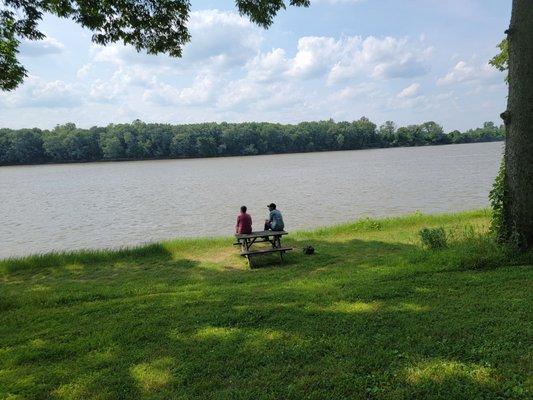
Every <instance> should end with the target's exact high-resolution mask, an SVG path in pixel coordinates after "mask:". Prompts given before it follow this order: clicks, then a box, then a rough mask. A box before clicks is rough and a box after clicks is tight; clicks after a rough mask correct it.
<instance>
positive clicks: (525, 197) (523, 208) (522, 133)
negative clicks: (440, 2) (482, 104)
mask: <svg viewBox="0 0 533 400" xmlns="http://www.w3.org/2000/svg"><path fill="white" fill-rule="evenodd" d="M507 37H508V40H509V97H508V100H507V111H505V112H504V113H503V114H502V118H503V120H504V122H505V127H506V135H507V138H506V143H505V186H506V190H507V194H508V196H507V198H506V199H505V201H504V216H505V219H506V225H507V228H508V230H509V232H511V234H516V236H517V238H518V240H519V242H520V243H519V244H520V246H521V247H522V248H524V249H528V248H531V247H532V246H533V0H513V8H512V14H511V25H510V27H509V30H508V31H507Z"/></svg>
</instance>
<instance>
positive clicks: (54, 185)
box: [0, 142, 503, 258]
mask: <svg viewBox="0 0 533 400" xmlns="http://www.w3.org/2000/svg"><path fill="white" fill-rule="evenodd" d="M502 148H503V143H501V142H499V143H479V144H462V145H448V146H432V147H414V148H397V149H378V150H364V151H345V152H326V153H307V154H287V155H272V156H258V157H234V158H213V159H195V160H169V161H166V160H165V161H142V162H121V163H92V164H61V165H40V166H18V167H0V258H3V257H8V256H14V255H26V254H30V253H40V252H46V251H50V250H65V249H79V248H103V247H118V246H126V245H128V246H129V245H134V244H139V243H144V242H148V241H155V240H160V239H167V238H174V237H191V236H213V235H230V234H232V233H233V226H234V223H235V221H234V220H235V216H236V215H237V211H238V208H239V206H241V205H242V204H246V205H247V206H248V208H249V211H250V213H251V214H252V217H253V218H254V221H255V224H254V228H256V229H259V228H260V227H261V225H262V223H263V220H264V219H265V217H266V211H267V210H266V207H265V205H266V204H268V203H270V202H275V203H277V204H278V208H279V209H280V210H281V211H282V212H283V215H284V218H285V225H286V228H287V230H289V231H291V230H296V229H302V228H312V227H317V226H323V225H331V224H335V223H340V222H346V221H349V220H354V219H357V218H361V217H366V216H388V215H397V214H405V213H410V212H414V211H417V210H419V211H421V212H427V213H432V212H446V211H459V210H466V209H471V208H478V207H485V206H487V204H488V200H487V195H488V192H489V190H490V186H491V184H492V181H493V179H494V177H495V175H496V173H497V170H498V166H499V163H500V158H501V153H502Z"/></svg>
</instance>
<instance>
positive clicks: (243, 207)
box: [241, 206, 248, 214]
mask: <svg viewBox="0 0 533 400" xmlns="http://www.w3.org/2000/svg"><path fill="white" fill-rule="evenodd" d="M246 210H248V209H247V208H246V206H241V212H242V213H243V214H244V213H245V212H246Z"/></svg>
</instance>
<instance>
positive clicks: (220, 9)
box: [0, 0, 511, 131]
mask: <svg viewBox="0 0 533 400" xmlns="http://www.w3.org/2000/svg"><path fill="white" fill-rule="evenodd" d="M191 3H192V13H191V16H190V19H189V25H188V26H189V30H190V33H191V35H192V40H191V42H190V43H189V44H188V45H187V46H186V47H185V49H184V56H183V57H182V58H181V59H178V58H170V57H168V56H165V55H156V56H154V55H147V54H145V53H137V52H136V51H135V49H133V48H131V47H125V46H123V45H121V44H112V45H108V46H106V47H102V46H99V45H95V44H93V43H92V42H91V32H90V31H88V30H85V29H83V28H81V27H79V26H78V25H76V24H75V23H73V22H70V21H68V20H65V19H58V18H55V17H53V16H49V15H47V16H45V18H44V19H43V21H42V23H41V25H40V28H41V30H42V31H43V32H44V33H45V34H46V36H47V37H46V39H44V40H42V41H37V42H35V41H34V42H23V43H22V44H21V48H20V60H21V61H22V62H23V64H24V65H25V66H26V68H27V69H28V72H29V76H28V77H27V78H26V80H25V82H24V84H23V85H22V86H20V87H19V88H17V89H16V90H14V91H12V92H3V93H2V92H0V127H8V128H29V127H39V128H53V127H54V126H55V125H58V124H64V123H67V122H74V123H75V124H76V125H78V126H80V127H85V128H87V127H91V126H94V125H98V126H105V125H107V124H109V123H123V122H131V121H133V120H135V119H140V120H142V121H145V122H158V123H173V124H178V123H194V122H206V121H216V122H221V121H227V122H243V121H268V122H281V123H297V122H301V121H316V120H324V119H329V118H333V119H334V120H335V121H352V120H356V119H359V118H360V117H362V116H366V117H367V118H369V119H370V120H372V121H373V122H375V123H376V124H378V125H379V124H381V123H383V122H385V121H387V120H392V121H395V122H396V123H397V124H398V125H400V126H401V125H407V124H415V123H421V122H424V121H435V122H437V123H440V124H441V125H443V127H444V129H445V131H451V130H454V129H459V130H465V129H469V128H474V127H477V126H480V125H481V124H482V123H483V122H484V121H494V122H495V123H497V124H500V123H501V121H500V119H499V114H500V113H501V112H502V111H503V110H504V109H505V104H506V96H507V87H506V85H505V82H504V77H505V74H504V73H502V72H499V71H496V70H495V69H494V68H492V67H491V66H490V65H488V64H487V61H488V60H489V59H490V58H491V57H492V56H494V55H495V54H496V53H497V49H496V45H497V44H498V43H499V42H500V40H501V39H502V38H503V36H504V33H503V32H504V30H505V29H507V27H508V25H509V19H510V13H511V1H510V0H311V7H309V8H307V9H306V8H295V7H288V8H287V10H285V11H281V12H280V14H278V16H277V17H276V19H275V21H274V24H273V25H272V27H270V28H269V29H268V30H265V29H263V28H260V27H258V26H256V25H254V24H253V23H251V22H249V20H247V19H246V18H245V17H241V16H239V14H238V12H237V11H236V9H235V3H234V2H233V1H225V0H216V1H208V0H192V1H191ZM287 3H288V2H287Z"/></svg>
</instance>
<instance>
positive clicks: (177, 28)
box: [0, 0, 310, 90]
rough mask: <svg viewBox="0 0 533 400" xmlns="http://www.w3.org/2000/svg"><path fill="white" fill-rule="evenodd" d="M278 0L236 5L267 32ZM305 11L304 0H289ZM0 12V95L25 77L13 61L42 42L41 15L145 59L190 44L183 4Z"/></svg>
mask: <svg viewBox="0 0 533 400" xmlns="http://www.w3.org/2000/svg"><path fill="white" fill-rule="evenodd" d="M285 3H286V2H285V1H284V0H273V1H266V0H236V1H235V5H236V7H237V9H238V11H239V13H240V14H241V15H244V16H247V17H248V18H249V19H250V20H251V21H252V22H254V23H256V24H258V25H259V26H262V27H263V28H268V27H269V26H270V25H271V24H272V22H273V21H274V17H275V16H276V14H277V13H278V12H279V11H280V10H282V9H285V8H286V4H285ZM287 3H288V4H289V5H290V6H298V7H308V6H309V5H310V1H309V0H290V1H289V2H287ZM0 4H1V7H2V8H1V9H0V90H13V89H15V88H16V87H17V86H19V85H20V84H21V83H22V82H23V80H24V78H25V77H26V75H27V70H26V69H25V68H24V66H23V65H22V64H21V63H20V61H19V60H18V58H17V55H18V46H19V44H20V42H21V40H42V39H44V38H45V35H44V34H43V33H42V32H41V31H40V30H39V22H40V21H41V20H42V18H43V15H45V14H51V15H55V16H57V17H61V18H68V19H71V20H73V21H75V22H76V23H78V24H80V25H81V26H83V27H84V28H87V29H89V30H91V31H93V36H92V41H93V42H94V43H98V44H102V45H107V44H109V43H116V42H122V43H124V44H125V45H131V46H133V47H135V49H136V50H137V51H141V50H144V51H146V52H147V53H149V54H159V53H166V54H168V55H170V56H172V57H181V56H182V50H183V46H184V45H185V44H186V43H187V42H189V41H190V40H191V37H190V35H189V31H188V29H187V21H188V18H189V14H190V9H191V2H190V1H188V0H41V1H35V0H2V2H1V3H0Z"/></svg>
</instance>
